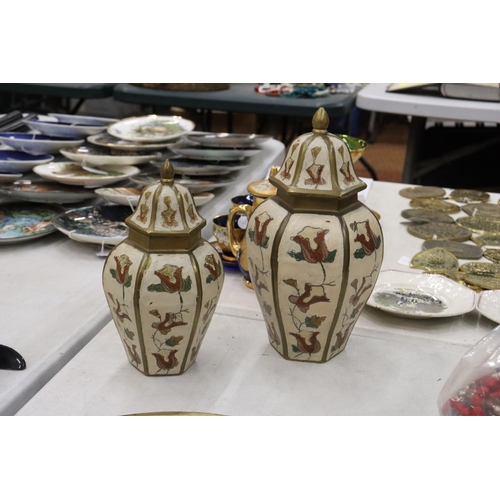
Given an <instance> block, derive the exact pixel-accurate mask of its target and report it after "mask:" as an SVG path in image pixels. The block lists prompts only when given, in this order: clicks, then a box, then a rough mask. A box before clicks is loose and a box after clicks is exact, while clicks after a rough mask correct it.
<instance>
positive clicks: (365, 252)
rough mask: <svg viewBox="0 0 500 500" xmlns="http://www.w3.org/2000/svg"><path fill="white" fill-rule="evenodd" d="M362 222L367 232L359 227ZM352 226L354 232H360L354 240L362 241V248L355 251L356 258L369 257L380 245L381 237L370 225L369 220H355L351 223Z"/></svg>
mask: <svg viewBox="0 0 500 500" xmlns="http://www.w3.org/2000/svg"><path fill="white" fill-rule="evenodd" d="M360 224H364V226H365V232H366V234H362V233H360V231H359V229H358V226H359V225H360ZM350 227H351V229H352V230H353V231H354V232H356V233H358V234H357V235H356V237H355V238H354V241H356V242H357V243H361V248H358V250H356V252H355V253H354V257H355V258H356V259H362V258H363V257H367V256H369V255H371V254H372V253H373V252H374V251H375V250H376V249H377V248H379V247H380V243H381V238H380V236H377V235H376V234H375V233H374V232H373V230H372V228H371V227H370V221H369V220H365V221H364V222H353V223H352V224H350Z"/></svg>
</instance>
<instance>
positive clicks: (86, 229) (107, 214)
mask: <svg viewBox="0 0 500 500" xmlns="http://www.w3.org/2000/svg"><path fill="white" fill-rule="evenodd" d="M131 214H132V209H131V208H130V207H124V206H121V205H108V206H103V207H95V206H92V207H83V208H75V209H73V210H68V211H67V212H64V213H62V214H60V215H58V216H57V217H55V218H54V219H53V221H52V222H53V224H54V226H55V227H56V229H58V230H59V231H61V232H62V233H64V234H66V235H67V236H69V237H70V238H71V239H74V240H75V241H80V242H82V243H97V244H102V243H104V244H105V245H117V244H118V243H120V242H121V241H123V240H124V239H125V238H126V237H127V236H128V227H127V226H126V224H125V219H126V218H127V217H128V216H129V215H131Z"/></svg>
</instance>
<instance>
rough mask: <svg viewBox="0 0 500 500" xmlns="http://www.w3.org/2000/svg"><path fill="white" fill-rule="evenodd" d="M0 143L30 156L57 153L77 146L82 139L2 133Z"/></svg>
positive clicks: (23, 133)
mask: <svg viewBox="0 0 500 500" xmlns="http://www.w3.org/2000/svg"><path fill="white" fill-rule="evenodd" d="M0 141H1V142H2V143H3V144H5V145H6V146H9V147H11V148H13V149H15V150H16V151H23V152H24V153H29V154H32V155H43V154H51V153H59V150H60V149H62V148H65V147H71V146H79V145H80V144H82V143H83V139H79V138H73V137H50V136H48V135H43V134H34V133H25V132H2V133H0Z"/></svg>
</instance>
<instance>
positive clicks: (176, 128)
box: [108, 115, 195, 142]
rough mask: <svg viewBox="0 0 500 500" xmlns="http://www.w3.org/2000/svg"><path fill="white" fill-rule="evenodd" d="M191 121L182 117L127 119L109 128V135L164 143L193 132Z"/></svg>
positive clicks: (152, 116)
mask: <svg viewBox="0 0 500 500" xmlns="http://www.w3.org/2000/svg"><path fill="white" fill-rule="evenodd" d="M194 127H195V125H194V123H193V122H192V121H191V120H186V119H185V118H181V117H180V116H160V115H148V116H136V117H131V118H125V119H123V120H120V121H118V122H116V123H113V124H111V125H110V126H109V127H108V134H110V135H112V136H114V137H117V138H118V139H122V140H124V141H132V142H164V141H169V140H171V139H174V138H176V137H180V136H182V135H184V134H186V133H188V132H191V130H193V129H194Z"/></svg>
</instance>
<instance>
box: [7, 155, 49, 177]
mask: <svg viewBox="0 0 500 500" xmlns="http://www.w3.org/2000/svg"><path fill="white" fill-rule="evenodd" d="M53 159H54V157H53V156H51V155H36V156H35V155H30V154H28V153H23V152H22V151H0V172H2V173H7V174H17V173H20V172H29V171H30V170H31V169H32V168H33V167H35V166H36V165H43V164H44V163H49V162H51V161H52V160H53Z"/></svg>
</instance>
